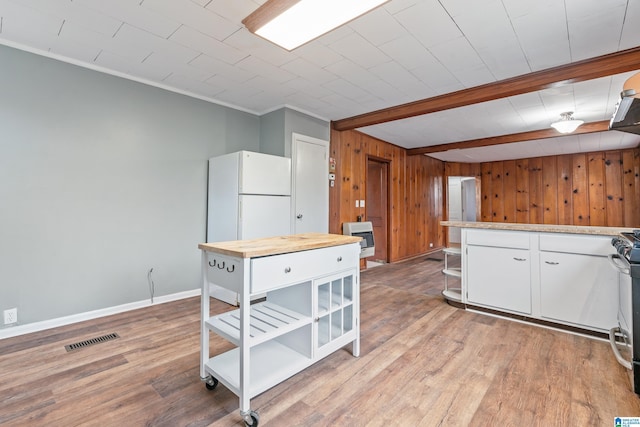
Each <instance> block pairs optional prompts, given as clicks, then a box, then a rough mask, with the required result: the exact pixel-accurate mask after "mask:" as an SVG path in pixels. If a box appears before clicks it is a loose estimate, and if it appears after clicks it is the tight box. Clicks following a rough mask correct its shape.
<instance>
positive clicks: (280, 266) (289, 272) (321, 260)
mask: <svg viewBox="0 0 640 427" xmlns="http://www.w3.org/2000/svg"><path fill="white" fill-rule="evenodd" d="M359 254H360V245H359V244H353V245H343V246H333V247H329V248H322V249H314V250H309V251H302V252H293V253H289V254H282V255H274V256H267V257H261V258H253V259H252V260H251V278H252V281H251V293H257V292H266V291H268V290H270V289H275V288H279V287H281V286H283V285H287V284H291V283H297V282H303V281H305V280H309V279H312V278H314V277H319V276H324V275H326V274H331V273H334V272H337V271H342V270H345V269H347V268H353V267H354V266H357V265H358V263H359V262H360V255H359Z"/></svg>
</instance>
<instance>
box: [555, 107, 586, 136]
mask: <svg viewBox="0 0 640 427" xmlns="http://www.w3.org/2000/svg"><path fill="white" fill-rule="evenodd" d="M572 114H573V111H569V112H567V113H562V114H560V117H561V120H560V121H557V122H554V123H551V127H552V128H554V129H555V130H557V131H558V132H560V133H571V132H574V131H575V130H576V129H578V126H580V125H581V124H583V123H584V120H576V119H574V118H573V117H572Z"/></svg>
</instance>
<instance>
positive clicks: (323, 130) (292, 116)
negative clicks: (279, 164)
mask: <svg viewBox="0 0 640 427" xmlns="http://www.w3.org/2000/svg"><path fill="white" fill-rule="evenodd" d="M260 129H261V131H260V149H261V151H262V152H263V153H267V154H273V155H276V156H285V157H291V144H292V138H291V135H292V134H293V133H294V132H295V133H299V134H301V135H306V136H310V137H313V138H318V139H322V140H325V141H329V138H330V136H331V129H330V123H329V122H327V121H324V120H320V119H316V118H314V117H310V116H307V115H306V114H303V113H300V112H298V111H295V110H292V109H290V108H281V109H280V110H276V111H273V112H271V113H268V114H265V115H263V116H261V118H260Z"/></svg>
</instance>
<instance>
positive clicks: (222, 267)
mask: <svg viewBox="0 0 640 427" xmlns="http://www.w3.org/2000/svg"><path fill="white" fill-rule="evenodd" d="M218 268H219V269H220V270H224V261H222V264H218Z"/></svg>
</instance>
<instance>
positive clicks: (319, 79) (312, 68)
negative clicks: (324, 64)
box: [280, 58, 338, 84]
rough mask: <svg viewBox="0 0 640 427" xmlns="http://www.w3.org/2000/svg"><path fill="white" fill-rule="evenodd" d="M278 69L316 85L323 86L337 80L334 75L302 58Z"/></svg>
mask: <svg viewBox="0 0 640 427" xmlns="http://www.w3.org/2000/svg"><path fill="white" fill-rule="evenodd" d="M280 68H282V69H283V70H286V71H288V72H290V73H292V74H295V75H297V76H305V78H307V79H309V80H311V81H313V82H315V83H317V84H323V83H326V82H330V81H332V80H335V79H336V78H338V76H336V75H335V74H333V73H331V72H329V71H327V70H325V69H324V68H321V67H318V66H317V65H315V64H313V63H311V62H309V61H307V60H306V59H302V58H297V59H294V60H293V61H290V62H288V63H286V64H284V65H283V66H281V67H280Z"/></svg>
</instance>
